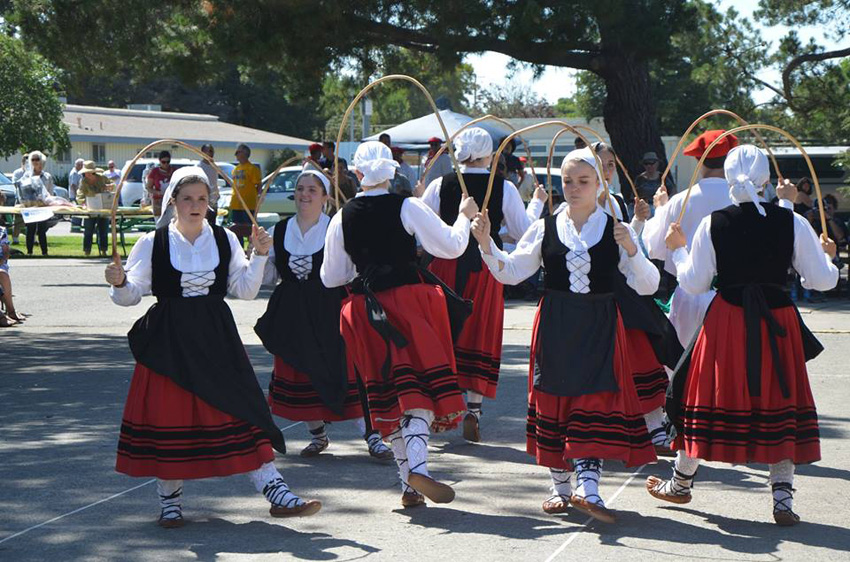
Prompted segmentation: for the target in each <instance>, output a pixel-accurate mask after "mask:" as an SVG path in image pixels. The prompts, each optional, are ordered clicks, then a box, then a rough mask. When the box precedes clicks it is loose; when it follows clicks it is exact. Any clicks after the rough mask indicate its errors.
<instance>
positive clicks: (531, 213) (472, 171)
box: [422, 127, 548, 441]
mask: <svg viewBox="0 0 850 562" xmlns="http://www.w3.org/2000/svg"><path fill="white" fill-rule="evenodd" d="M454 142H455V154H456V156H457V159H458V161H459V162H460V166H461V172H462V173H463V180H464V183H465V184H466V188H467V189H468V190H469V195H470V197H473V198H474V199H475V202H476V203H477V204H478V206H479V207H480V206H481V205H482V204H483V202H484V197H485V195H486V193H487V180H488V179H489V177H490V164H491V162H492V159H493V139H492V137H491V136H490V133H488V132H487V131H485V130H484V129H482V128H480V127H471V128H469V129H464V130H463V131H461V132H460V133H459V134H458V135H457V137H455V139H454ZM547 196H548V195H547V193H546V192H545V190H543V189H542V188H540V187H538V188H537V190H536V191H535V196H534V199H533V200H532V201H531V203H529V205H528V210H526V208H525V205H523V202H522V198H521V197H520V195H519V191H517V188H516V186H515V185H514V184H513V183H511V182H510V181H508V180H506V179H504V178H502V177H497V178H496V182H495V183H494V184H493V192H492V194H491V199H492V204H491V206H490V208H491V211H490V219H491V226H492V228H493V232H492V235H493V239H494V240H495V244H496V245H497V246H498V247H499V248H501V247H502V241H501V238H499V229H500V228H501V227H502V222H504V223H505V225H506V226H507V229H508V234H509V235H510V236H511V237H512V238H514V239H515V240H519V239H520V238H522V235H523V234H525V231H526V230H528V227H529V226H531V223H532V222H534V221H535V220H537V219H538V218H539V217H540V214H541V213H542V211H543V203H544V202H545V201H546V198H547ZM460 200H461V189H460V182H459V181H458V178H457V175H456V174H455V173H454V172H452V173H451V174H447V175H445V176H443V177H441V178H437V179H436V180H434V181H433V182H431V184H430V185H428V187H427V188H426V190H425V193H424V194H423V196H422V201H423V202H424V203H425V204H426V205H428V206H429V207H431V209H433V210H434V211H435V212H437V213H439V214H440V217H441V218H442V219H443V221H445V222H446V223H447V224H453V223H454V221H455V219H456V217H457V215H458V203H460ZM430 269H431V271H432V272H434V274H435V275H437V276H438V277H439V278H440V279H442V280H443V281H444V282H446V283H447V284H448V285H449V286H450V287H452V288H453V289H454V291H455V292H456V293H457V294H458V295H461V296H463V297H464V298H466V299H470V300H472V303H473V308H472V316H471V317H470V318H469V320H468V321H467V322H466V324H465V325H464V327H463V331H462V332H461V333H460V335H459V336H458V338H457V341H456V342H455V346H454V349H455V359H456V360H457V372H458V384H459V385H460V388H461V389H462V390H465V391H466V409H467V411H466V415H465V416H464V419H463V437H464V438H465V439H467V440H468V441H480V440H481V432H480V428H479V420H480V417H481V403H482V401H483V399H484V397H487V398H490V399H494V398H496V390H497V387H498V384H499V368H500V365H501V361H502V327H503V323H504V315H505V305H504V295H503V287H502V284H501V283H500V282H499V281H497V280H496V279H495V278H494V277H493V275H491V274H490V272H489V271H488V269H487V268H486V267H483V265H482V261H481V254H480V252H479V251H478V247H477V244H475V241H474V240H470V244H469V246H468V247H467V248H466V251H465V252H464V253H463V255H461V256H460V257H459V258H457V259H452V260H448V259H441V258H436V259H434V261H433V262H432V263H431V265H430ZM534 273H535V272H532V273H530V274H529V276H531V275H532V274H534Z"/></svg>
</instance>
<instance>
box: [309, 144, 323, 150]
mask: <svg viewBox="0 0 850 562" xmlns="http://www.w3.org/2000/svg"><path fill="white" fill-rule="evenodd" d="M317 150H322V145H321V144H319V143H317V142H314V143H313V144H311V145H310V148H309V151H310V152H316V151H317Z"/></svg>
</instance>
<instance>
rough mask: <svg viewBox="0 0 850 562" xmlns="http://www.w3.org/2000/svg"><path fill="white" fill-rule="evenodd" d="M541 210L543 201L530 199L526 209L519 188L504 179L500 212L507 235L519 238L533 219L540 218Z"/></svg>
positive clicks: (515, 238)
mask: <svg viewBox="0 0 850 562" xmlns="http://www.w3.org/2000/svg"><path fill="white" fill-rule="evenodd" d="M542 212H543V202H542V201H540V200H539V199H532V200H531V202H529V204H528V208H527V209H526V207H525V204H523V202H522V197H520V194H519V190H518V189H517V188H516V186H515V185H514V184H513V182H510V181H507V180H505V186H504V188H502V214H503V215H504V216H505V226H506V227H507V228H508V236H510V237H511V238H513V239H514V240H519V239H520V238H522V235H523V234H525V231H526V230H528V228H529V227H530V226H531V225H532V223H533V222H534V221H536V220H537V219H539V218H540V214H541V213H542Z"/></svg>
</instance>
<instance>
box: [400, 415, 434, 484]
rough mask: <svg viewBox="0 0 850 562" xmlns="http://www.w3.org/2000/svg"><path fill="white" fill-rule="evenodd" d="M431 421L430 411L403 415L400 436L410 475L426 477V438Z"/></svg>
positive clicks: (429, 433)
mask: <svg viewBox="0 0 850 562" xmlns="http://www.w3.org/2000/svg"><path fill="white" fill-rule="evenodd" d="M433 421H434V412H432V411H431V410H423V409H414V410H408V411H406V412H405V413H404V419H403V420H402V423H401V434H402V436H403V437H404V446H405V448H406V449H407V460H408V463H409V464H408V466H409V467H410V472H412V473H415V474H421V475H423V476H428V438H429V437H430V435H431V423H432V422H433Z"/></svg>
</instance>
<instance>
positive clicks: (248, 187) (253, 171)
mask: <svg viewBox="0 0 850 562" xmlns="http://www.w3.org/2000/svg"><path fill="white" fill-rule="evenodd" d="M262 180H263V178H262V176H260V168H259V167H258V166H257V165H255V164H252V163H251V162H246V163H245V164H239V165H238V166H236V168H234V170H233V189H235V190H237V191H239V194H240V195H242V199H244V200H245V205H247V206H248V210H250V211H251V212H253V211H254V209H256V208H257V194H258V193H259V191H260V182H261V181H262ZM230 208H231V209H237V210H245V207H244V206H242V201H240V200H239V196H238V195H236V194H235V193H234V194H233V196H232V197H231V198H230Z"/></svg>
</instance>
